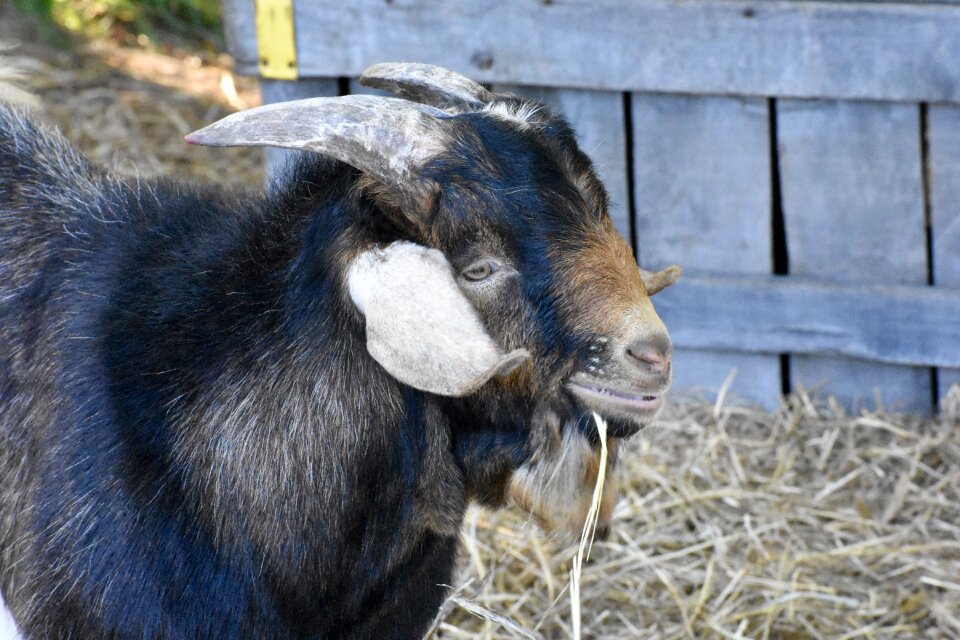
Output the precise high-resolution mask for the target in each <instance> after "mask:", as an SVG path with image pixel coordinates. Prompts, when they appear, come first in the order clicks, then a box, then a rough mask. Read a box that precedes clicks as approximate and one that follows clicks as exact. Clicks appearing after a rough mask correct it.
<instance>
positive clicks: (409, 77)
mask: <svg viewBox="0 0 960 640" xmlns="http://www.w3.org/2000/svg"><path fill="white" fill-rule="evenodd" d="M360 84H362V85H364V86H367V87H374V88H376V89H383V90H384V91H389V92H390V93H394V94H396V95H398V96H402V97H404V98H407V99H408V100H414V101H416V102H422V103H424V104H429V105H433V106H435V107H440V108H449V107H454V108H463V109H477V108H480V107H482V106H483V105H485V104H487V103H488V102H490V101H491V100H493V98H494V94H492V93H491V92H489V91H487V90H486V89H484V88H483V87H482V86H481V85H480V84H478V83H476V82H474V81H473V80H471V79H469V78H466V77H464V76H462V75H460V74H459V73H455V72H453V71H450V70H449V69H444V68H443V67H435V66H433V65H430V64H419V63H414V62H383V63H380V64H375V65H373V66H371V67H368V68H367V70H366V71H364V72H363V75H361V76H360Z"/></svg>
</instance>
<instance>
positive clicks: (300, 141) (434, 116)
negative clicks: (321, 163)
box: [185, 96, 450, 186]
mask: <svg viewBox="0 0 960 640" xmlns="http://www.w3.org/2000/svg"><path fill="white" fill-rule="evenodd" d="M449 117H450V116H449V114H446V113H444V112H443V111H440V110H438V109H434V108H433V107H429V106H426V105H422V104H417V103H414V102H410V101H408V100H401V99H398V98H382V97H378V96H344V97H341V98H309V99H307V100H294V101H291V102H278V103H276V104H268V105H264V106H262V107H256V108H254V109H248V110H246V111H241V112H239V113H234V114H231V115H229V116H227V117H226V118H223V119H221V120H219V121H217V122H214V123H213V124H211V125H208V126H207V127H204V128H203V129H200V130H199V131H194V132H193V133H191V134H188V135H187V136H186V138H185V140H186V141H187V142H189V143H190V144H198V145H205V146H212V147H285V148H287V149H298V150H301V151H315V152H317V153H322V154H325V155H328V156H331V157H333V158H336V159H338V160H342V161H343V162H346V163H347V164H349V165H352V166H354V167H356V168H357V169H360V170H361V171H365V172H367V173H370V174H371V175H373V176H375V177H377V178H379V179H380V180H382V181H383V182H386V183H387V184H393V185H400V186H405V185H407V184H408V183H409V181H410V179H411V178H412V177H413V174H414V173H415V171H416V169H418V168H419V167H422V166H423V165H424V164H425V163H426V162H427V161H429V160H430V159H431V158H433V157H435V156H437V155H439V154H440V153H441V152H442V151H443V150H444V149H445V148H446V144H447V143H446V140H447V137H446V134H445V131H444V127H443V120H444V119H448V118H449Z"/></svg>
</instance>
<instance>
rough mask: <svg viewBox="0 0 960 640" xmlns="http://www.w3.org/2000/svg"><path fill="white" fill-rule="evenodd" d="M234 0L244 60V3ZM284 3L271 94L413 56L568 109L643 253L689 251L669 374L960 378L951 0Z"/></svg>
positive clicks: (958, 48) (668, 257)
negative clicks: (287, 34)
mask: <svg viewBox="0 0 960 640" xmlns="http://www.w3.org/2000/svg"><path fill="white" fill-rule="evenodd" d="M256 1H257V2H260V3H261V5H260V7H261V10H263V9H264V8H265V7H267V6H268V5H266V4H265V3H267V2H272V3H277V2H280V3H281V8H280V9H277V6H276V4H274V5H272V9H273V10H279V11H282V10H283V9H282V2H283V1H284V0H256ZM287 1H288V2H289V0H287ZM224 5H225V7H224V8H225V22H226V29H227V36H228V44H229V47H230V50H231V52H232V53H233V55H234V56H235V58H236V59H237V61H238V64H239V68H240V70H241V71H242V72H246V73H251V74H255V73H257V72H258V61H259V62H260V63H263V62H264V60H261V58H262V57H263V54H264V52H263V51H262V50H261V51H259V52H258V47H257V29H256V28H255V20H254V15H255V0H242V1H241V0H224ZM292 16H293V24H294V29H293V31H294V32H295V43H294V44H295V56H296V62H295V63H294V62H292V61H291V63H290V65H288V66H290V68H291V69H294V70H295V71H296V72H297V74H298V76H299V78H300V80H298V81H291V80H271V79H265V80H264V81H263V84H262V87H263V95H264V100H265V101H267V102H272V101H278V100H286V99H294V98H300V97H306V96H313V95H338V94H343V93H345V92H348V91H350V90H352V89H354V88H356V87H355V83H353V82H352V80H351V79H352V78H355V77H356V76H357V75H359V73H360V72H361V71H362V70H363V69H364V68H365V67H366V66H367V65H369V64H372V63H374V62H381V61H400V60H409V61H419V62H429V63H432V64H438V65H442V66H445V67H449V68H451V69H454V70H457V71H459V72H461V73H463V74H465V75H467V76H470V77H472V78H474V79H476V80H479V81H482V82H486V83H490V84H491V85H493V86H494V88H497V89H506V90H510V91H514V92H517V93H520V94H525V95H530V96H533V97H536V98H539V99H541V100H543V101H545V102H547V103H548V104H549V105H551V106H554V107H555V108H556V109H558V110H559V111H561V112H563V113H564V114H566V116H567V117H568V118H569V119H570V121H571V122H572V123H573V125H574V128H575V129H576V130H577V132H578V134H579V137H580V141H581V144H582V146H583V148H584V149H585V150H586V151H587V152H588V153H589V154H590V155H591V156H592V157H593V159H594V161H595V163H596V164H597V166H598V168H599V171H600V173H601V176H602V178H603V179H604V180H605V181H606V184H607V186H608V188H609V190H610V193H611V197H612V199H613V202H614V206H613V210H612V215H613V216H614V218H615V220H616V223H617V226H618V228H619V229H620V231H621V232H622V233H623V234H624V236H626V237H627V238H629V239H630V240H631V241H632V242H633V243H634V245H635V247H636V249H637V253H638V256H639V259H640V262H641V263H642V264H643V265H644V266H645V267H648V268H659V267H662V266H665V265H667V264H670V263H673V262H678V263H680V264H682V265H683V266H684V269H685V277H684V279H683V280H681V284H679V285H677V286H675V287H673V288H671V289H669V290H667V291H665V292H664V293H662V294H660V295H658V296H657V298H656V303H657V307H658V309H659V310H660V312H661V315H662V316H663V318H664V320H665V321H666V323H667V325H668V327H669V328H670V330H671V334H672V336H673V338H674V342H675V343H676V345H677V354H676V356H675V358H676V359H675V362H676V366H675V369H676V386H677V388H679V389H689V388H699V389H702V390H703V392H705V393H706V394H707V395H710V394H712V393H716V391H717V390H718V389H719V388H720V386H721V385H722V384H723V382H724V380H725V379H726V378H727V376H728V374H729V373H730V371H731V369H734V368H736V370H737V377H736V379H735V381H734V383H733V385H732V388H731V393H732V394H734V395H736V396H739V397H740V398H743V399H746V400H749V401H753V402H758V403H760V404H763V405H766V406H774V405H775V404H776V403H777V401H778V399H779V396H780V394H781V393H782V392H783V391H785V390H788V389H790V388H792V387H793V386H796V385H803V386H804V387H806V388H808V389H814V390H820V391H823V392H825V393H831V394H835V395H837V396H838V397H839V398H840V399H841V400H842V401H843V402H844V403H845V404H847V405H848V406H852V407H856V406H858V405H859V406H873V403H874V398H875V397H876V394H877V392H879V393H880V394H881V396H882V398H883V402H884V404H885V405H886V406H887V407H892V408H898V409H901V410H906V411H921V412H923V411H929V410H930V409H931V406H932V404H933V403H935V402H936V399H937V398H938V397H939V395H941V394H942V393H943V392H944V391H945V390H946V389H947V387H948V386H949V385H950V384H951V383H955V382H960V0H939V1H938V2H929V3H927V2H920V1H916V0H901V1H900V2H847V1H826V0H816V1H798V0H755V1H752V2H744V1H740V0H686V1H678V0H499V1H498V0H447V1H442V0H354V1H353V2H339V1H332V0H314V1H307V0H294V4H293V9H292ZM261 37H262V38H263V37H264V34H263V31H262V29H261ZM265 42H266V43H269V42H270V41H269V39H268V40H266V41H265ZM261 45H264V42H261Z"/></svg>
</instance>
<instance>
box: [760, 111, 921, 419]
mask: <svg viewBox="0 0 960 640" xmlns="http://www.w3.org/2000/svg"><path fill="white" fill-rule="evenodd" d="M777 109H778V111H777V123H778V131H777V136H778V143H779V154H780V175H781V180H782V194H783V210H784V219H785V223H786V233H787V251H788V254H789V259H790V273H791V274H797V275H806V276H820V277H824V278H827V279H831V280H834V281H837V282H875V283H890V284H925V283H926V278H927V275H926V237H925V231H924V212H923V207H924V205H923V184H922V178H921V157H920V135H919V134H920V121H919V113H920V112H919V108H918V107H917V106H915V105H890V104H879V103H863V102H832V101H831V102H827V101H789V100H788V101H779V102H778V107H777ZM863 320H864V321H869V318H864V319H863ZM791 379H792V381H793V382H794V383H796V384H800V385H803V386H805V387H807V388H822V389H823V390H824V391H826V392H829V393H831V394H833V395H836V396H837V397H838V398H839V399H840V400H841V401H842V402H843V403H844V404H846V405H847V406H849V407H857V406H863V407H865V406H872V405H873V397H874V395H875V394H874V389H880V391H881V392H882V397H883V398H884V402H885V404H886V405H887V406H888V407H896V408H899V409H903V410H911V411H928V410H929V408H930V399H931V389H930V375H929V371H919V372H918V371H915V370H914V371H911V370H905V369H901V368H898V367H892V366H885V365H878V364H873V363H863V362H853V361H849V362H843V361H841V360H840V359H837V358H831V357H825V358H820V357H810V358H807V357H803V356H798V357H795V358H792V360H791Z"/></svg>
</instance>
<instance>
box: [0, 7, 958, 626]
mask: <svg viewBox="0 0 960 640" xmlns="http://www.w3.org/2000/svg"><path fill="white" fill-rule="evenodd" d="M14 18H15V16H14ZM0 42H2V43H5V44H6V45H7V46H10V45H18V46H15V48H13V49H8V50H7V51H6V53H5V54H4V56H5V58H6V61H7V64H11V63H12V64H14V65H15V66H17V67H19V68H20V69H21V70H22V71H23V74H22V78H23V83H24V84H25V85H26V86H27V87H29V88H30V89H31V90H32V91H34V92H35V93H37V94H38V95H39V96H40V98H41V100H42V103H43V105H44V113H45V116H44V117H46V118H48V119H49V120H50V121H52V122H54V123H55V124H56V125H57V126H59V127H61V128H62V129H63V130H64V132H65V133H66V135H67V136H68V138H70V139H71V140H72V141H74V143H75V144H76V145H77V146H78V147H79V148H80V149H82V150H83V151H84V152H85V153H86V154H87V155H89V156H90V157H92V158H93V159H95V160H97V161H99V162H102V163H104V164H107V165H111V166H114V167H116V168H117V169H118V170H119V171H120V172H122V173H127V174H132V173H134V172H139V173H140V174H141V175H148V174H170V175H178V176H192V177H194V178H197V179H205V180H219V181H228V182H237V183H244V184H248V185H249V184H256V183H258V182H261V181H262V180H263V168H262V153H261V152H259V151H256V150H249V149H247V150H233V149H202V148H195V147H189V146H188V145H186V144H184V143H183V142H182V136H183V134H185V133H187V132H189V131H192V130H194V129H197V128H199V127H201V126H203V125H205V124H207V123H209V122H212V121H213V120H216V119H217V118H219V117H221V116H223V115H225V114H226V113H228V112H230V111H233V110H236V109H239V108H244V107H248V106H252V105H255V104H257V103H258V101H259V97H258V93H257V88H256V84H255V82H253V81H251V80H249V79H244V78H240V77H237V76H235V75H233V74H232V73H231V71H230V68H229V60H228V59H226V58H221V59H219V60H216V61H213V62H212V63H209V62H205V61H203V60H201V59H199V58H196V57H194V56H190V55H187V54H180V55H174V56H168V55H161V54H157V53H148V52H145V51H142V50H129V49H117V48H112V47H110V46H109V45H103V44H101V45H97V46H90V47H86V48H81V49H70V50H66V49H65V50H58V49H56V48H54V47H50V46H47V45H39V44H35V38H34V37H33V36H31V34H30V30H29V28H27V27H26V26H25V25H23V24H20V23H19V22H16V21H15V20H11V15H10V14H9V13H8V14H6V15H4V14H3V13H2V12H0ZM31 43H32V44H31ZM954 393H955V396H953V397H952V398H951V399H950V401H949V402H947V403H946V404H945V406H946V407H947V410H946V411H945V415H944V416H942V417H940V418H938V419H935V420H931V419H923V418H920V417H914V416H896V415H882V414H876V413H866V412H865V413H862V414H860V415H856V416H851V415H846V414H845V413H844V412H843V411H842V410H840V409H838V408H837V407H835V406H831V404H830V403H820V402H815V401H814V400H812V399H811V398H809V397H808V396H806V395H803V394H800V395H795V396H793V397H791V398H789V399H787V400H786V401H785V402H784V404H783V406H782V407H781V408H780V409H779V410H778V411H775V412H773V413H768V412H763V411H759V410H755V409H749V408H743V407H739V406H735V405H732V404H731V405H716V406H715V405H712V404H709V403H707V402H690V403H683V404H674V405H673V406H671V407H670V408H669V409H668V410H667V411H666V412H665V414H664V416H663V418H662V419H661V420H660V421H659V422H658V424H657V425H655V426H654V427H652V428H650V429H648V430H647V431H645V432H644V433H642V434H641V435H639V436H637V437H636V438H634V439H633V440H632V441H631V442H630V443H629V446H628V447H627V450H626V451H625V452H624V453H623V455H622V460H623V464H622V466H621V468H620V469H619V471H618V477H619V479H620V483H621V486H622V498H621V500H620V502H619V504H618V506H617V508H616V512H615V518H616V521H615V524H614V528H613V531H612V533H611V536H610V538H609V539H608V540H607V541H605V542H597V543H596V545H595V546H594V549H593V554H592V556H591V559H590V561H589V562H588V563H587V565H586V566H585V568H584V571H583V575H582V579H581V600H582V610H583V614H582V617H583V625H584V633H583V636H584V637H590V638H765V639H766V638H785V639H800V638H824V639H826V638H829V639H847V638H878V639H879V638H957V637H960V390H957V391H955V392H954ZM951 402H952V404H951ZM951 407H952V408H951ZM463 539H464V557H463V568H462V571H461V575H460V577H459V580H458V583H457V584H456V585H452V586H451V597H450V599H449V600H448V601H447V603H446V604H445V606H444V608H443V610H442V612H441V615H440V617H439V618H438V620H437V622H436V624H435V625H434V629H433V631H432V633H433V635H434V637H437V638H568V637H572V622H571V601H570V592H569V588H568V580H569V576H568V572H569V568H570V561H571V558H572V556H573V554H574V552H575V548H576V545H575V541H563V540H557V539H552V538H547V537H545V536H544V535H543V533H542V532H541V531H540V530H539V529H538V528H537V527H536V526H535V525H534V524H532V523H531V522H529V521H527V520H526V519H525V518H524V517H523V516H521V515H520V514H519V513H518V512H517V511H516V510H514V509H509V510H504V511H502V512H499V513H496V514H491V513H487V512H483V511H480V510H472V511H471V512H470V514H469V517H468V519H467V522H466V524H465V527H464V531H463Z"/></svg>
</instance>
